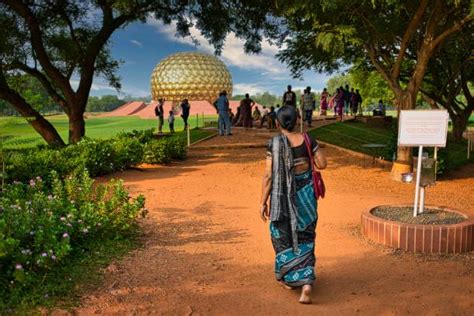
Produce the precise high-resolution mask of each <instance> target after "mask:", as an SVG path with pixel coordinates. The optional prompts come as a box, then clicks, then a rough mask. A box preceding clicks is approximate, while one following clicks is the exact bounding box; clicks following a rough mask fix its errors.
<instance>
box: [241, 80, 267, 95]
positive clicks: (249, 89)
mask: <svg viewBox="0 0 474 316" xmlns="http://www.w3.org/2000/svg"><path fill="white" fill-rule="evenodd" d="M233 90H234V91H233V93H232V94H234V95H236V94H246V93H249V94H250V95H254V94H257V93H263V92H265V91H268V88H266V87H264V86H261V85H258V84H253V83H236V84H234V87H233Z"/></svg>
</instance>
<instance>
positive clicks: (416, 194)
mask: <svg viewBox="0 0 474 316" xmlns="http://www.w3.org/2000/svg"><path fill="white" fill-rule="evenodd" d="M422 153H423V146H420V147H419V148H418V163H417V167H416V187H415V203H414V205H413V217H416V216H417V215H418V197H419V193H420V180H421V179H420V174H421V159H422Z"/></svg>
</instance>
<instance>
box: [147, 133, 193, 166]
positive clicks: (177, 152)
mask: <svg viewBox="0 0 474 316" xmlns="http://www.w3.org/2000/svg"><path fill="white" fill-rule="evenodd" d="M144 151H145V154H144V157H143V161H144V162H146V163H152V164H166V163H169V162H171V160H172V159H184V158H186V143H185V139H184V138H182V137H169V138H163V139H160V140H157V141H153V142H150V143H148V144H146V145H145V150H144Z"/></svg>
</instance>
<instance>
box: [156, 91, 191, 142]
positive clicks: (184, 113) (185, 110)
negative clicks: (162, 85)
mask: <svg viewBox="0 0 474 316" xmlns="http://www.w3.org/2000/svg"><path fill="white" fill-rule="evenodd" d="M164 104H165V99H163V98H161V99H159V100H158V104H157V105H156V106H155V116H156V117H157V118H158V133H160V134H162V133H163V123H164V118H165V111H164V108H163V106H164ZM179 107H180V109H181V118H182V119H183V122H184V129H185V130H186V129H187V128H188V118H189V113H190V111H191V104H189V101H188V99H184V100H183V101H181V103H180V105H179ZM174 121H175V112H174V111H173V110H171V111H169V113H168V127H169V130H170V133H174Z"/></svg>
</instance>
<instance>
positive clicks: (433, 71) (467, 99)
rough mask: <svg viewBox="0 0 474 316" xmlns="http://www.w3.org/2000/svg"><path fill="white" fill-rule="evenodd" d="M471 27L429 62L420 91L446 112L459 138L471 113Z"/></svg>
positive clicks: (473, 107) (473, 74)
mask: <svg viewBox="0 0 474 316" xmlns="http://www.w3.org/2000/svg"><path fill="white" fill-rule="evenodd" d="M473 85H474V25H471V26H470V27H467V28H465V29H464V30H463V31H462V32H461V33H459V34H457V35H456V36H453V37H451V38H450V39H449V40H448V41H446V42H445V43H444V45H442V46H441V47H440V49H439V50H438V51H437V52H436V54H435V55H434V58H432V59H431V61H430V63H429V65H428V70H427V73H426V76H425V80H424V82H423V85H422V87H421V89H420V91H421V92H422V94H423V95H424V96H425V98H426V100H427V101H428V103H430V105H431V106H432V107H433V108H444V109H446V110H447V111H448V113H449V116H450V117H451V121H452V123H453V136H454V139H455V140H456V141H459V140H461V139H462V133H463V132H464V130H465V129H466V126H467V124H468V121H469V117H470V116H471V114H472V112H473V111H474V89H473V88H471V87H472V86H473Z"/></svg>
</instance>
